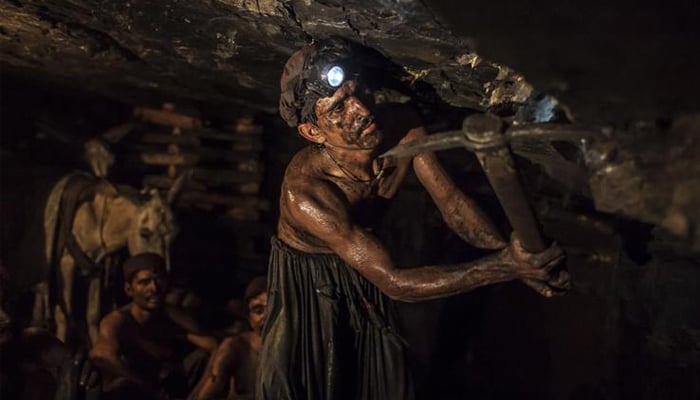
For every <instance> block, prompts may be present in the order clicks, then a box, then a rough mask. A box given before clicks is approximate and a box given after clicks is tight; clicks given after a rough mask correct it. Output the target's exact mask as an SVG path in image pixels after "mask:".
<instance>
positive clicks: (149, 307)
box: [91, 253, 217, 400]
mask: <svg viewBox="0 0 700 400" xmlns="http://www.w3.org/2000/svg"><path fill="white" fill-rule="evenodd" d="M124 282H125V283H124V290H125V292H126V294H127V296H129V297H130V298H131V300H132V301H131V303H129V304H127V305H125V306H123V307H122V308H120V309H118V310H115V311H113V312H111V313H110V314H108V315H107V316H106V317H105V318H104V319H103V320H102V322H101V323H100V331H99V336H98V339H97V342H96V343H95V347H94V348H93V349H92V352H91V357H92V359H93V361H94V362H95V364H97V366H98V367H100V369H101V370H102V373H103V375H104V377H105V386H104V391H105V395H106V397H107V398H115V399H129V400H136V399H162V398H173V397H175V398H184V397H186V396H187V393H188V391H189V390H190V389H191V388H192V387H193V386H194V383H195V382H197V379H198V378H199V377H198V376H197V375H198V372H201V370H202V369H203V367H204V365H205V363H206V360H207V357H208V355H209V352H212V351H214V349H216V346H217V341H216V339H214V338H213V337H210V336H205V335H202V334H199V333H196V332H192V331H190V330H188V329H186V328H185V327H183V326H181V325H180V324H178V323H177V322H175V320H174V319H173V318H172V317H171V316H170V315H169V313H168V311H167V309H166V307H165V306H164V296H165V293H166V289H167V287H166V272H165V261H164V260H163V258H162V257H160V256H159V255H157V254H153V253H144V254H139V255H136V256H133V257H131V258H129V259H128V260H127V261H126V262H125V263H124ZM185 341H187V342H190V343H191V344H194V345H195V346H197V347H199V348H200V350H198V351H194V352H193V353H191V354H190V355H188V356H187V357H184V360H183V359H182V357H178V354H177V351H176V349H177V348H178V345H179V344H181V343H183V342H185Z"/></svg>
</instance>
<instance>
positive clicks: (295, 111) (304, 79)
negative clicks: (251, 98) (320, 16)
mask: <svg viewBox="0 0 700 400" xmlns="http://www.w3.org/2000/svg"><path fill="white" fill-rule="evenodd" d="M354 52H355V47H353V45H352V43H350V42H347V41H345V40H344V39H342V38H339V37H333V38H329V39H324V40H322V41H319V42H313V43H311V44H309V45H306V46H304V47H302V48H301V49H299V50H297V51H295V52H294V53H293V54H292V55H291V56H290V57H289V60H287V63H286V64H285V66H284V70H283V71H282V77H281V78H280V103H279V109H280V115H281V116H282V118H283V119H284V120H285V121H286V122H287V124H288V125H289V126H291V127H295V126H297V125H299V124H300V123H303V122H306V121H308V120H309V116H312V115H313V113H314V112H315V110H314V106H315V105H316V100H318V99H319V98H320V97H324V96H322V95H320V94H319V93H316V92H314V91H313V90H310V87H311V86H312V85H310V82H309V80H310V79H311V80H312V79H314V78H313V77H312V76H310V75H313V73H311V72H312V71H313V64H314V63H320V64H324V63H327V62H332V61H333V60H341V59H344V60H348V59H350V58H351V57H352V56H353V53H354Z"/></svg>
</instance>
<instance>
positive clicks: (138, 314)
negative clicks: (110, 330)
mask: <svg viewBox="0 0 700 400" xmlns="http://www.w3.org/2000/svg"><path fill="white" fill-rule="evenodd" d="M160 311H161V310H160V309H158V310H147V309H145V308H142V307H139V306H138V305H136V304H135V303H131V307H129V312H130V313H131V316H132V317H134V319H135V320H136V322H138V323H139V324H140V325H144V324H146V323H148V322H149V321H151V320H153V318H154V317H155V316H156V315H157V314H158V313H160Z"/></svg>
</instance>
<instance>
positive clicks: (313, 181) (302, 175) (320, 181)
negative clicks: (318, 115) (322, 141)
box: [282, 146, 332, 196]
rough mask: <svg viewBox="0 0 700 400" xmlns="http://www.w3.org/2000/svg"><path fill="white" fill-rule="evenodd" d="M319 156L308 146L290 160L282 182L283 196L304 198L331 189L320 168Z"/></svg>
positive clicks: (313, 148) (330, 184)
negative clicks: (318, 191)
mask: <svg viewBox="0 0 700 400" xmlns="http://www.w3.org/2000/svg"><path fill="white" fill-rule="evenodd" d="M321 154H322V153H320V152H319V150H318V149H317V148H315V147H312V146H309V147H306V148H304V149H302V150H300V151H299V152H298V153H297V154H296V155H295V156H294V158H292V160H291V161H290V162H289V165H288V166H287V170H286V172H285V174H284V179H283V182H282V186H283V188H284V190H283V193H282V194H283V195H292V196H304V195H309V194H312V193H314V192H316V191H317V190H324V189H328V188H330V187H332V183H331V182H330V181H329V180H328V176H327V175H326V173H325V172H324V171H323V169H322V168H321V157H320V155H321Z"/></svg>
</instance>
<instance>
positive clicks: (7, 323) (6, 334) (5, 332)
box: [0, 284, 12, 345]
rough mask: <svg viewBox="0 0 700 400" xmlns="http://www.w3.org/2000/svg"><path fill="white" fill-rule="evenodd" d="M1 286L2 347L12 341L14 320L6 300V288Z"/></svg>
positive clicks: (0, 321)
mask: <svg viewBox="0 0 700 400" xmlns="http://www.w3.org/2000/svg"><path fill="white" fill-rule="evenodd" d="M2 286H3V285H1V284H0V345H2V344H5V343H7V342H9V341H10V339H12V318H11V317H10V314H9V313H8V311H7V309H8V308H9V307H8V304H7V301H6V300H7V299H6V298H5V288H4V287H2Z"/></svg>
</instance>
